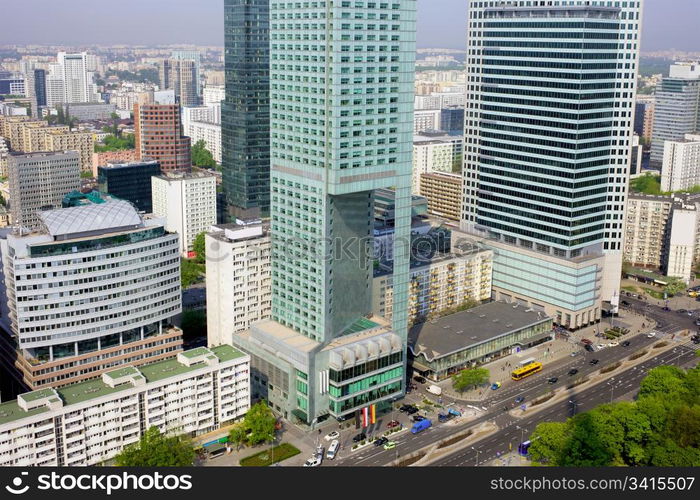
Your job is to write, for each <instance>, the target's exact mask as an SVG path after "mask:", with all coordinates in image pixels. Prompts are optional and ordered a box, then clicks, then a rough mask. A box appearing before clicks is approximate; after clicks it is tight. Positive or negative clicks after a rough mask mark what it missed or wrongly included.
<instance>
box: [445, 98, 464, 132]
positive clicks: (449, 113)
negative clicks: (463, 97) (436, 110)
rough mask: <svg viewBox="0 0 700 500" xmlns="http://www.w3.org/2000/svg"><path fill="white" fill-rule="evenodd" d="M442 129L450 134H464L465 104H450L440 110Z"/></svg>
mask: <svg viewBox="0 0 700 500" xmlns="http://www.w3.org/2000/svg"><path fill="white" fill-rule="evenodd" d="M440 130H444V131H445V132H447V133H448V134H449V135H459V136H464V105H462V106H457V105H455V106H448V107H446V108H442V109H441V110H440Z"/></svg>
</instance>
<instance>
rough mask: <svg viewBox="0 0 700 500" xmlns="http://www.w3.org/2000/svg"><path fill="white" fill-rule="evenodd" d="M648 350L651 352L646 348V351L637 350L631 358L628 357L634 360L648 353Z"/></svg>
mask: <svg viewBox="0 0 700 500" xmlns="http://www.w3.org/2000/svg"><path fill="white" fill-rule="evenodd" d="M648 352H649V351H647V350H646V349H645V350H644V351H639V352H637V353H634V354H632V355H631V356H630V357H629V358H627V359H629V360H630V361H634V360H635V359H639V358H641V357H642V356H644V355H645V354H647V353H648Z"/></svg>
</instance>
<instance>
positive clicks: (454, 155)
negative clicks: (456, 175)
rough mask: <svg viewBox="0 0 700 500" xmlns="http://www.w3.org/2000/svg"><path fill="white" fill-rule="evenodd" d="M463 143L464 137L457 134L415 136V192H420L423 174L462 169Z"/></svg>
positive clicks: (413, 181)
mask: <svg viewBox="0 0 700 500" xmlns="http://www.w3.org/2000/svg"><path fill="white" fill-rule="evenodd" d="M463 144H464V137H462V136H455V135H451V136H448V135H445V134H443V133H439V132H438V133H425V134H424V135H416V136H414V137H413V177H412V179H413V180H412V190H413V193H414V194H420V182H421V175H422V174H427V173H431V172H459V171H461V170H462V157H463V155H462V148H463ZM460 198H461V197H460Z"/></svg>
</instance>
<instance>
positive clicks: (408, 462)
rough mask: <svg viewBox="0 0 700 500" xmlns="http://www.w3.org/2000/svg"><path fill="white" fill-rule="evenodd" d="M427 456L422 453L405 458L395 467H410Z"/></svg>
mask: <svg viewBox="0 0 700 500" xmlns="http://www.w3.org/2000/svg"><path fill="white" fill-rule="evenodd" d="M424 456H425V452H421V453H419V454H417V455H415V456H413V457H409V458H404V459H403V460H401V461H400V462H397V463H396V465H395V466H394V467H408V466H409V465H411V464H415V463H416V462H417V461H418V460H420V459H421V458H423V457H424Z"/></svg>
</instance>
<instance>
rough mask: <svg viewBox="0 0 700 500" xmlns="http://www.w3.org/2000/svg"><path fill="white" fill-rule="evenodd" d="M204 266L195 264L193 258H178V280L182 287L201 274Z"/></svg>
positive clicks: (190, 284) (192, 282)
mask: <svg viewBox="0 0 700 500" xmlns="http://www.w3.org/2000/svg"><path fill="white" fill-rule="evenodd" d="M203 267H204V266H202V265H201V264H197V262H195V260H194V259H180V280H181V284H182V288H189V287H190V286H192V285H193V284H195V283H196V282H197V281H199V279H200V277H201V276H202V272H203V271H204V269H203Z"/></svg>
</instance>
